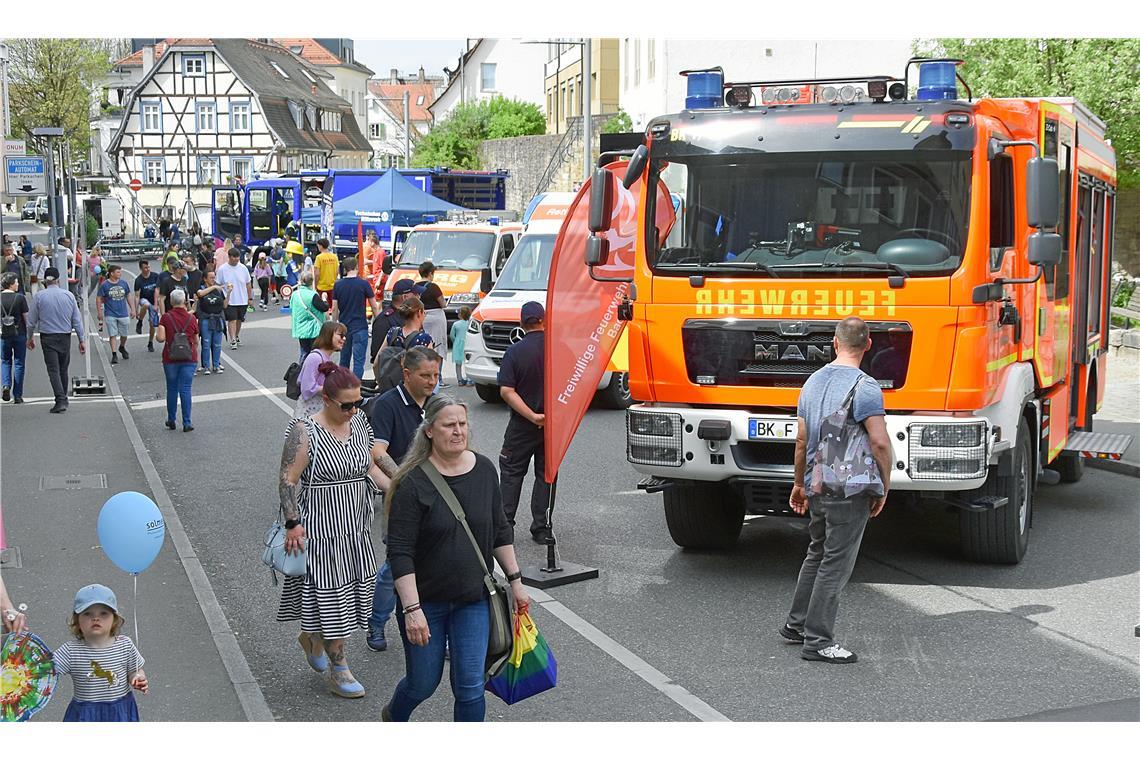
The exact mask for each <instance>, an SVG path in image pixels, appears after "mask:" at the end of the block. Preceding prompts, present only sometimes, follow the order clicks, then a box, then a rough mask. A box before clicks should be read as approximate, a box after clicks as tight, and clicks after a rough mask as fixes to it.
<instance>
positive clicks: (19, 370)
mask: <svg viewBox="0 0 1140 760" xmlns="http://www.w3.org/2000/svg"><path fill="white" fill-rule="evenodd" d="M27 355H28V336H27V335H17V336H16V337H15V338H3V339H0V356H3V364H2V365H0V367H2V369H3V372H2V374H3V385H4V387H5V388H11V389H12V398H23V397H24V359H25V358H26V357H27Z"/></svg>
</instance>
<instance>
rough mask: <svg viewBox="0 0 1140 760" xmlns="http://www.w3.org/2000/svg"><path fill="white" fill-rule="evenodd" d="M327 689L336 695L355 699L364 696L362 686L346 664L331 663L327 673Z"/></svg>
mask: <svg viewBox="0 0 1140 760" xmlns="http://www.w3.org/2000/svg"><path fill="white" fill-rule="evenodd" d="M328 676H329V691H331V692H332V693H333V694H336V695H337V696H338V697H344V698H346V699H356V698H358V697H363V696H364V687H363V686H361V685H360V682H359V681H357V680H356V678H355V676H353V675H352V673H350V672H349V671H348V666H347V665H333V666H332V670H330V671H329V673H328Z"/></svg>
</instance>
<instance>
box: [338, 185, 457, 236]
mask: <svg viewBox="0 0 1140 760" xmlns="http://www.w3.org/2000/svg"><path fill="white" fill-rule="evenodd" d="M332 195H333V225H334V227H335V228H336V230H337V234H338V235H340V234H343V233H342V230H344V231H345V232H348V230H347V228H348V227H351V230H352V232H351V233H348V234H351V235H355V230H356V224H357V222H358V221H363V222H364V224H365V226H366V227H373V228H375V227H377V226H378V225H381V224H382V225H385V226H390V225H396V226H400V227H410V226H414V225H417V224H422V223H423V221H424V216H425V215H428V214H432V215H435V216H445V215H446V214H447V212H448V211H463V210H464V208H463V207H462V206H457V205H455V204H454V203H448V202H447V201H445V200H442V199H440V198H436V197H435V196H434V195H431V194H430V193H425V192H423V191H422V190H420V189H419V188H418V187H416V186H415V185H413V184H412V183H411V182H409V181H408V180H407V178H405V177H404V176H403V175H402V174H400V172H398V171H396V170H395V169H389V170H388V171H387V172H385V173H384V174H382V175H381V176H379V177H376V176H367V175H352V174H338V175H336V176H335V177H334V178H333V188H332Z"/></svg>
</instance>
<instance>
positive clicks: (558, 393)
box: [543, 161, 673, 483]
mask: <svg viewBox="0 0 1140 760" xmlns="http://www.w3.org/2000/svg"><path fill="white" fill-rule="evenodd" d="M626 166H627V164H626V162H624V161H619V162H615V163H611V164H609V165H608V166H606V168H607V169H609V170H610V174H609V181H610V183H611V184H612V185H613V216H612V218H611V222H610V227H609V229H608V230H607V231H605V232H604V233H599V234H601V235H604V236H605V237H606V238H607V239H608V240H609V261H608V263H607V264H606V265H605V266H599V267H595V268H594V272H595V274H597V275H598V276H603V277H624V278H632V277H633V268H634V260H635V255H636V245H637V235H638V229H637V225H638V203H639V201H640V200H641V196H642V190H643V187H644V182H643V181H642V180H638V181H637V182H636V183H635V184H634V185H633V187H631V188H630V189H628V190H627V189H626V188H625V187H624V186H623V185H622V182H621V178H622V177H623V176H624V175H625V167H626ZM589 207H590V181H589V180H588V181H587V182H586V183H585V184H584V185H583V186H582V188H581V190H579V191H578V196H577V197H576V198H575V199H574V202H573V203H572V204H571V206H570V210H569V212H568V213H567V215H566V221H565V222H563V224H562V229H561V230H560V231H559V233H558V240H557V242H556V243H555V244H554V254H553V259H552V261H551V264H550V283H549V285H548V286H547V288H548V289H547V294H546V338H545V339H546V388H545V391H544V393H545V398H544V413H545V415H546V424H545V426H544V429H543V435H544V440H545V444H546V480H547V481H548V482H550V483H553V482H554V478H555V477H556V476H557V475H558V468H559V466H560V465H561V464H562V460H563V459H564V458H565V456H566V451H567V450H568V449H569V448H570V442H571V440H573V438H574V433H575V432H577V430H578V425H579V424H580V423H581V422H582V417H584V416H585V414H586V409H587V408H588V407H589V406H590V402H591V401H592V400H593V398H594V391H595V390H597V387H598V383H599V382H601V379H602V375H603V373H605V371H606V366H607V364H608V363H609V360H610V356H611V355H612V354H613V352H614V348H615V347H616V346H617V344H618V340H619V339H620V338H621V334H622V330H623V329H624V328H625V323H624V322H621V321H620V320H618V318H617V311H618V306H619V305H620V304H621V303H622V301H623V300H624V299H625V297H626V296H628V295H629V289H630V283H628V282H598V281H597V280H595V279H593V278H592V277H591V276H590V270H589V268H588V267H587V266H586V261H585V251H586V240H587V238H589V236H590V227H589ZM657 210H658V211H657V216H658V217H659V221H658V224H657V227H658V229H659V230H661V234H668V231H669V229H670V227H671V226H672V223H673V203H672V199H671V198H670V197H669V194H668V193H667V192H666V191H665V188H664V185H660V186H659V187H658V197H657Z"/></svg>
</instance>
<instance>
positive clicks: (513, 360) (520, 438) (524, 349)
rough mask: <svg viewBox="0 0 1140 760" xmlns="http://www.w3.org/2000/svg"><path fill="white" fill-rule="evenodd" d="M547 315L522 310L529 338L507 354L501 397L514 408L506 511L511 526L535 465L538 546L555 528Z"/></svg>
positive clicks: (506, 440) (505, 472) (504, 463)
mask: <svg viewBox="0 0 1140 760" xmlns="http://www.w3.org/2000/svg"><path fill="white" fill-rule="evenodd" d="M545 319H546V310H545V309H543V308H542V304H540V303H539V302H537V301H527V302H526V303H524V304H523V306H522V327H523V331H524V333H525V335H523V338H522V340H520V341H519V342H518V343H515V344H514V345H512V346H511V347H510V348H508V349H507V352H506V353H505V354H504V355H503V363H502V365H501V366H500V367H499V393H500V394H501V395H502V397H503V400H504V401H506V402H507V406H509V407H510V408H511V419H510V421H509V422H507V432H506V434H505V435H504V436H503V448H502V451H501V452H500V453H499V488H500V490H501V491H502V492H503V511H504V512H505V513H506V515H507V520H508V521H510V523H511V525H514V524H515V512H517V511H518V508H519V497H520V496H521V495H522V484H523V478H525V477H526V472H527V470H528V469H530V462H531V459H533V460H534V489H533V490H532V491H531V494H530V515H531V521H530V534H531V536H533V537H534V540H535V542H536V543H539V544H545V543H549V542H550V539H551V529H550V525H548V524H547V519H546V517H547V515H546V510H547V507H548V506H549V504H550V484H549V483H547V482H546V447H545V446H544V445H543V438H542V427H543V425H545V424H546V415H545V414H543V411H542V397H543V387H544V380H543V376H544V373H545V365H546V358H545V355H546V334H545V332H544V331H543V320H545Z"/></svg>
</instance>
